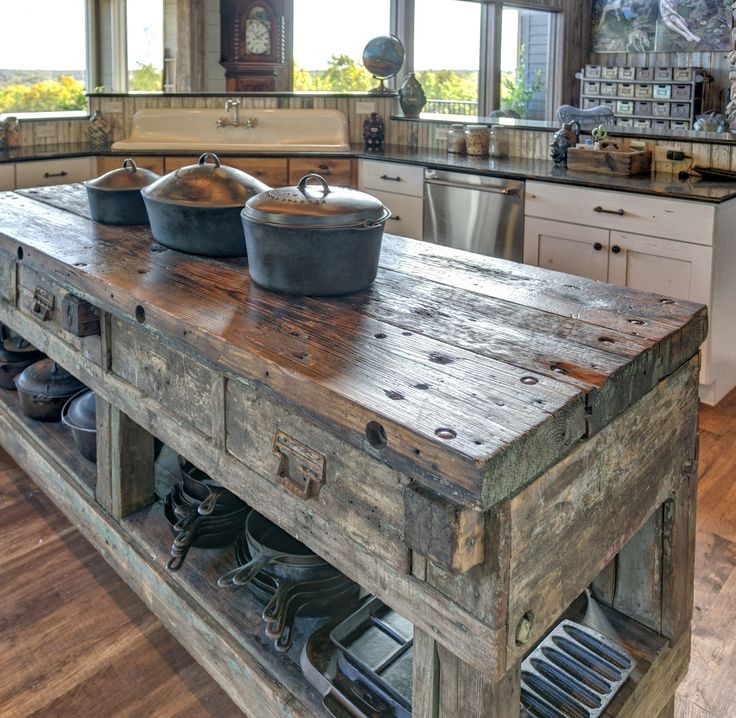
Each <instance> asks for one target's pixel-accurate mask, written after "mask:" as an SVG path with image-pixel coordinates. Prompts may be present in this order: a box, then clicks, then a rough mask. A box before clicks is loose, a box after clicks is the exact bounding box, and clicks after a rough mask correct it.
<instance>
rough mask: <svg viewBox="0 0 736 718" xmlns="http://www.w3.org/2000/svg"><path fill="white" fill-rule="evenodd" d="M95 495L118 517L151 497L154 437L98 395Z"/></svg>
mask: <svg viewBox="0 0 736 718" xmlns="http://www.w3.org/2000/svg"><path fill="white" fill-rule="evenodd" d="M96 404H97V413H96V421H97V486H96V489H95V498H96V499H97V502H98V503H99V504H100V506H102V507H103V508H104V509H105V510H106V511H107V512H108V513H109V514H110V515H111V516H112V517H113V518H115V519H117V520H120V519H122V518H124V517H125V516H128V515H129V514H131V513H133V512H135V511H139V510H140V509H142V508H143V507H145V506H148V504H150V503H152V502H153V499H154V480H153V437H152V436H151V435H150V434H149V433H148V432H147V431H145V430H144V429H142V428H141V427H140V426H138V425H137V424H136V423H135V422H134V421H132V420H131V419H130V418H128V417H127V416H126V415H125V414H124V413H123V412H122V411H120V410H119V409H116V408H115V407H114V406H112V405H111V404H109V403H108V402H107V401H105V400H104V399H102V398H101V397H100V396H99V395H98V396H97V397H96Z"/></svg>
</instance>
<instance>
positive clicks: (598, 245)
mask: <svg viewBox="0 0 736 718" xmlns="http://www.w3.org/2000/svg"><path fill="white" fill-rule="evenodd" d="M593 249H595V251H596V252H600V251H601V249H603V245H602V244H601V243H600V242H596V243H595V244H594V245H593Z"/></svg>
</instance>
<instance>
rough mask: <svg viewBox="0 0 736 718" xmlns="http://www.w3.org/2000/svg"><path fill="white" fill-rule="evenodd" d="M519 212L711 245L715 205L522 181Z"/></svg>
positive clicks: (589, 225)
mask: <svg viewBox="0 0 736 718" xmlns="http://www.w3.org/2000/svg"><path fill="white" fill-rule="evenodd" d="M619 211H622V213H619ZM525 214H526V215H527V216H532V217H541V218H542V219H556V220H560V221H562V222H573V223H575V224H582V225H585V226H588V227H603V228H606V229H614V230H619V231H622V232H636V233H638V234H646V235H649V236H653V237H668V238H669V239H679V240H682V241H684V242H691V243H693V244H705V245H710V244H712V243H713V226H714V221H715V207H714V206H713V205H709V204H705V203H703V202H688V201H686V200H675V199H665V198H663V197H650V196H646V195H639V194H633V193H628V192H610V191H608V190H597V189H588V188H582V187H572V186H564V185H558V184H554V183H551V182H550V183H546V182H527V184H526V198H525Z"/></svg>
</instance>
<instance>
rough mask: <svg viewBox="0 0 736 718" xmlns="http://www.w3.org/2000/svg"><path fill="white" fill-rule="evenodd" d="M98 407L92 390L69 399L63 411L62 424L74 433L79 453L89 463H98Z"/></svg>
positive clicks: (86, 390)
mask: <svg viewBox="0 0 736 718" xmlns="http://www.w3.org/2000/svg"><path fill="white" fill-rule="evenodd" d="M96 419H97V407H96V403H95V395H94V393H93V392H92V390H91V389H85V390H83V391H81V392H79V393H78V394H75V395H74V396H73V397H72V398H71V399H69V400H68V401H67V402H66V404H64V408H63V409H62V410H61V423H62V424H64V425H65V426H68V427H69V429H70V430H71V432H72V438H73V439H74V445H75V446H76V447H77V451H79V453H80V454H81V455H82V456H84V458H85V459H88V460H89V461H92V462H96V461H97V421H96Z"/></svg>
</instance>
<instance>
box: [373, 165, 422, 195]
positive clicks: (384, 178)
mask: <svg viewBox="0 0 736 718" xmlns="http://www.w3.org/2000/svg"><path fill="white" fill-rule="evenodd" d="M359 185H360V189H365V190H372V189H377V190H380V191H382V192H391V193H394V194H407V195H410V196H411V197H423V196H424V167H420V166H415V165H402V164H398V163H396V162H379V161H376V160H361V161H360V182H359Z"/></svg>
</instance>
